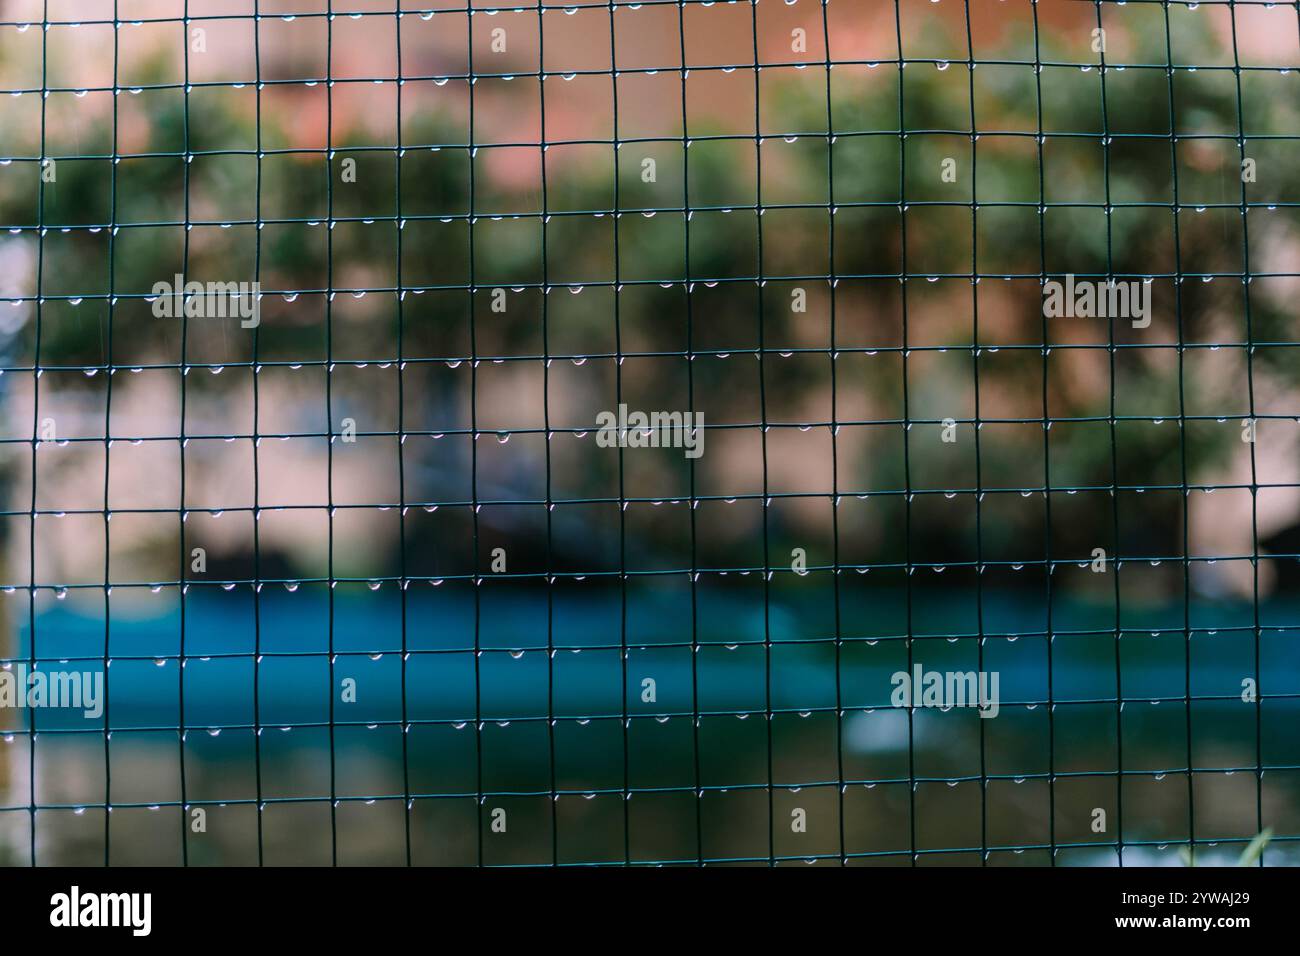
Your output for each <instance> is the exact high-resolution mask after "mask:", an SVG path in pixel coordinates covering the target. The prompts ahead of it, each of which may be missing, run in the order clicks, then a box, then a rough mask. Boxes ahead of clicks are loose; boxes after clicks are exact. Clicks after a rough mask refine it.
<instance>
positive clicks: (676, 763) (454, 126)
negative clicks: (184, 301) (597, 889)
mask: <svg viewBox="0 0 1300 956" xmlns="http://www.w3.org/2000/svg"><path fill="white" fill-rule="evenodd" d="M475 6H480V5H475ZM397 9H401V10H402V11H404V12H403V15H402V16H401V17H400V18H399V17H397V16H396V15H395V11H396V10H397ZM330 13H332V14H333V16H332V17H331V16H330V15H329V14H330ZM254 14H258V15H260V17H261V19H260V20H259V19H255V17H254ZM1099 15H1100V17H1101V21H1100V23H1101V26H1102V27H1103V28H1104V29H1105V31H1106V34H1105V35H1106V61H1107V63H1108V64H1109V68H1108V69H1107V70H1106V71H1105V72H1104V73H1103V72H1102V70H1101V69H1100V56H1099V55H1098V53H1096V52H1094V50H1093V45H1094V34H1093V30H1094V29H1096V28H1098V22H1099V21H1098V17H1099ZM186 16H188V17H189V18H190V20H189V21H188V22H186V21H185V20H184V19H183V18H184V17H186ZM114 20H117V21H119V22H118V23H117V24H116V25H115V24H114V22H113V21H114ZM43 21H45V22H48V27H47V28H45V29H43V28H42V24H43ZM196 30H197V31H199V32H198V33H196V32H195V31H196ZM498 30H500V31H502V32H500V33H497V32H496V31H498ZM798 31H803V33H802V34H800V33H798ZM900 42H901V48H900ZM828 43H829V47H828ZM756 57H757V62H759V63H760V64H762V68H761V69H758V70H756V69H755V67H754V64H755V62H756ZM828 57H829V59H830V60H831V61H833V62H834V67H833V68H832V69H829V70H828V69H827V68H826V60H827V58H828ZM972 57H973V59H974V60H975V61H977V64H978V65H977V66H976V67H975V68H973V69H971V68H968V66H967V61H968V60H970V59H971V58H972ZM900 59H901V60H902V62H903V64H904V65H903V67H902V68H900ZM399 61H400V68H399ZM1035 63H1039V64H1041V66H1035ZM1170 63H1172V64H1173V65H1174V68H1173V69H1168V68H1167V67H1168V65H1169V64H1170ZM1238 64H1239V65H1240V66H1241V69H1240V71H1239V72H1234V70H1233V66H1234V65H1238ZM683 67H684V68H685V69H683ZM1297 70H1300V9H1298V8H1297V5H1296V4H1294V3H1291V4H1285V3H1273V4H1238V5H1237V7H1236V8H1235V12H1234V11H1233V10H1231V9H1230V8H1229V7H1228V6H1227V5H1224V4H1215V3H1208V2H1206V3H1201V4H1199V5H1197V4H1190V5H1183V4H1176V5H1169V6H1167V7H1166V6H1165V5H1163V4H1161V3H1147V2H1134V3H1128V4H1115V3H1110V2H1107V3H1103V4H1101V5H1100V14H1099V9H1098V5H1096V4H1093V3H1090V2H1072V0H1043V2H1040V3H1038V4H1036V5H1031V4H1030V3H1029V2H1027V0H970V2H969V3H964V2H959V0H939V2H931V0H898V2H897V3H895V2H894V0H860V2H846V0H836V2H832V3H829V4H827V5H825V6H824V7H823V6H822V5H821V4H819V3H815V2H812V0H798V2H785V3H782V2H774V0H764V2H761V3H757V4H754V5H751V4H748V3H716V4H708V3H695V2H689V3H685V4H677V3H675V2H645V3H640V4H626V5H625V4H619V3H615V4H612V5H595V4H592V5H581V4H580V5H576V6H569V7H559V6H557V7H550V8H546V9H545V10H544V12H539V10H538V9H537V8H532V9H528V10H523V11H510V10H504V9H502V10H496V9H479V10H477V12H475V13H474V14H473V15H472V16H471V15H470V13H469V11H467V10H466V9H465V4H464V3H463V2H445V3H441V4H437V3H432V2H430V0H423V2H419V3H405V2H402V3H400V4H399V3H397V2H395V0H388V2H385V3H380V2H367V0H347V2H346V3H342V2H336V3H334V4H333V5H332V6H328V7H327V4H326V3H325V2H324V0H261V2H258V3H256V4H254V2H253V0H189V2H188V3H181V2H179V0H138V2H131V0H116V2H110V0H75V2H74V0H66V2H60V0H48V2H45V0H0V94H8V95H0V230H3V231H0V343H2V352H0V363H2V364H3V369H4V372H3V375H0V410H2V411H3V414H2V415H0V429H3V434H0V442H2V443H0V456H2V457H0V467H2V469H3V482H2V484H0V493H2V494H3V497H4V502H5V504H4V506H3V509H0V515H2V516H0V522H2V523H0V534H2V535H3V548H4V551H3V569H2V573H0V579H3V583H4V585H5V587H4V591H3V594H2V596H0V602H3V603H2V604H0V613H2V614H3V623H4V645H3V655H4V656H5V659H6V660H7V661H8V662H9V665H8V666H10V667H12V666H14V665H15V663H16V662H23V661H30V660H33V659H35V660H38V661H42V662H46V663H45V665H44V666H47V667H60V668H63V669H88V670H94V671H99V672H103V671H104V670H105V665H106V662H107V661H109V660H111V662H112V664H111V666H110V667H108V668H107V671H108V675H109V681H108V701H109V706H108V711H107V713H106V715H105V716H103V717H100V718H99V719H97V720H87V719H84V718H82V717H81V716H80V713H79V712H77V713H75V715H73V716H69V714H72V713H73V712H62V711H36V712H34V715H35V727H33V726H32V716H33V712H32V711H16V712H15V711H9V712H3V713H0V720H3V721H4V723H3V724H0V727H5V728H8V730H9V733H7V734H5V736H3V737H0V781H2V782H3V787H2V788H0V859H3V860H4V861H5V862H7V863H11V864H17V865H25V864H31V863H32V862H36V863H38V864H73V863H89V864H97V863H104V862H110V863H113V864H136V863H162V864H179V863H181V862H188V863H202V864H255V863H258V862H265V863H274V864H280V863H313V864H314V863H330V862H333V861H337V862H340V863H380V864H387V863H392V864H400V863H403V862H406V861H407V860H408V859H409V860H410V861H411V862H415V863H441V864H474V863H479V862H483V863H488V864H549V863H553V862H559V863H608V862H623V861H625V860H631V861H634V862H686V863H695V862H701V861H714V862H725V861H735V862H755V861H756V862H762V863H767V862H770V861H773V860H775V861H777V862H790V863H794V864H797V865H805V863H807V862H811V863H823V864H839V863H841V862H849V863H854V864H892V865H908V864H910V863H912V862H913V861H914V860H915V862H917V863H921V864H931V863H941V864H961V865H980V864H981V863H987V864H989V865H995V864H1048V863H1051V862H1055V863H1058V864H1067V865H1115V864H1117V863H1119V862H1121V859H1122V862H1124V863H1125V864H1133V863H1143V864H1160V863H1169V864H1171V865H1179V864H1180V862H1181V859H1182V858H1181V857H1180V856H1179V849H1180V847H1182V848H1185V847H1186V846H1187V845H1188V843H1189V841H1195V843H1196V844H1197V853H1196V862H1197V863H1198V864H1200V863H1205V864H1213V863H1223V862H1231V861H1233V860H1235V859H1236V856H1237V854H1238V853H1239V851H1240V848H1241V845H1242V843H1243V842H1244V841H1246V840H1249V839H1250V838H1251V837H1252V836H1254V835H1255V834H1256V833H1257V832H1259V831H1260V830H1261V829H1263V828H1265V827H1271V828H1272V830H1273V834H1274V836H1273V842H1272V843H1271V844H1270V845H1269V848H1268V850H1267V852H1266V854H1265V858H1264V859H1265V863H1266V864H1284V863H1291V864H1294V863H1296V862H1300V851H1298V850H1297V849H1296V844H1295V843H1293V842H1290V841H1291V840H1294V839H1295V838H1297V837H1300V742H1298V741H1297V738H1296V735H1295V733H1294V728H1295V726H1296V721H1297V718H1298V717H1300V707H1298V706H1297V700H1298V699H1300V643H1298V641H1300V632H1297V630H1296V626H1297V624H1300V600H1298V599H1297V596H1298V595H1297V581H1298V580H1300V563H1297V554H1298V553H1300V446H1298V442H1300V363H1298V362H1297V358H1296V352H1295V351H1294V350H1295V347H1296V342H1295V341H1293V340H1294V339H1295V335H1294V320H1295V314H1294V303H1295V301H1296V297H1297V293H1298V292H1300V268H1298V266H1300V234H1298V231H1297V225H1298V223H1297V211H1296V210H1297V206H1296V203H1297V201H1300V165H1297V163H1296V161H1295V155H1296V154H1295V141H1296V137H1297V136H1300V96H1298V95H1297V92H1298V91H1297V82H1298V76H1300V74H1298V73H1297ZM399 71H400V72H399ZM539 74H540V75H544V77H545V78H544V79H542V78H541V76H540V75H539ZM399 76H400V77H401V79H402V82H401V83H400V84H399V83H398V82H397V80H398V78H399ZM259 81H260V82H259ZM331 81H332V82H331ZM972 130H976V131H978V133H977V135H972ZM900 132H902V133H905V136H902V135H900ZM615 141H617V142H618V144H619V145H618V148H617V149H616V148H615ZM543 142H544V143H545V144H546V146H545V149H543V148H542V145H541V144H542V143H543ZM1243 156H1245V157H1249V158H1251V159H1253V160H1254V161H1255V167H1256V177H1255V181H1253V182H1250V183H1247V184H1244V185H1243V183H1242V176H1241V166H1242V158H1243ZM43 158H49V159H52V160H54V163H53V165H52V166H48V165H43V164H42V159H43ZM946 159H953V160H955V170H956V176H955V181H953V182H946V181H944V179H943V178H942V177H941V175H940V172H941V168H942V167H943V164H944V161H945V160H946ZM647 160H653V163H652V164H648V163H647ZM650 168H653V172H654V175H653V176H647V172H646V171H647V169H650ZM43 170H44V171H45V173H46V175H45V177H44V178H43V177H42V172H43ZM51 172H52V173H53V175H52V176H51V175H50V174H51ZM1040 203H1041V204H1043V205H1044V207H1045V208H1044V210H1043V211H1042V212H1041V214H1040V211H1039V205H1040ZM1108 203H1109V204H1110V207H1109V208H1107V204H1108ZM1243 203H1245V204H1247V205H1246V206H1245V208H1244V211H1243ZM1067 272H1071V273H1074V274H1076V275H1092V276H1102V277H1104V276H1106V275H1109V274H1113V275H1116V276H1120V277H1140V278H1143V279H1144V280H1145V281H1149V282H1150V283H1151V284H1152V287H1153V288H1152V302H1153V311H1152V321H1151V324H1150V326H1149V327H1148V328H1145V329H1133V328H1131V327H1129V323H1127V322H1124V321H1119V322H1108V321H1106V320H1100V319H1051V320H1044V319H1043V314H1042V296H1041V287H1040V282H1041V278H1042V276H1043V275H1049V276H1059V275H1062V274H1064V273H1067ZM178 273H182V274H184V275H185V276H186V277H187V278H188V279H191V280H199V281H219V282H231V281H233V282H253V281H257V282H260V284H261V289H262V292H263V299H262V300H261V304H260V307H261V324H260V325H259V327H258V328H257V329H256V330H249V329H241V328H240V327H239V324H238V321H237V320H220V319H191V320H189V321H186V322H182V321H179V320H174V319H161V318H156V317H155V316H154V314H153V311H152V302H151V300H150V298H149V296H150V293H151V290H152V288H153V286H154V284H155V283H156V282H159V281H171V279H172V277H173V276H174V275H176V274H178ZM1243 278H1247V279H1248V281H1243ZM756 280H758V281H756ZM496 290H504V296H496V295H495V292H496ZM801 297H802V298H803V299H804V300H806V310H805V311H795V310H794V309H793V308H792V302H794V301H797V300H798V299H799V298H801ZM494 303H495V304H497V307H496V308H494ZM500 303H504V309H502V308H501V307H500ZM1248 341H1249V342H1250V343H1252V344H1253V348H1249V349H1248V348H1247V342H1248ZM620 402H623V403H627V404H628V405H629V407H630V408H633V409H641V410H646V411H650V410H686V409H694V410H696V411H698V412H700V413H702V414H703V415H704V416H705V422H706V425H707V426H709V428H708V431H707V438H706V441H705V451H704V455H703V457H701V458H700V459H699V460H698V461H695V462H692V461H690V460H688V459H686V458H684V457H683V456H682V454H681V451H680V450H673V449H636V450H631V449H628V450H626V451H623V452H619V451H618V450H615V449H607V448H600V447H598V446H597V445H596V442H595V440H594V439H595V435H594V431H593V425H594V422H595V419H596V415H597V414H598V413H599V412H601V411H604V410H608V409H613V408H616V407H617V405H618V404H619V403H620ZM1252 414H1253V415H1254V416H1255V417H1256V418H1257V420H1258V423H1257V440H1256V441H1255V442H1254V443H1253V444H1252V443H1246V442H1243V441H1242V437H1241V436H1242V431H1243V428H1242V420H1243V419H1244V418H1246V417H1248V416H1251V415H1252ZM949 418H951V419H953V420H955V421H956V422H957V423H959V424H958V426H957V432H956V434H957V440H956V441H955V442H951V443H948V442H943V441H941V440H940V432H941V428H942V424H941V423H942V421H943V420H944V419H949ZM976 419H978V420H979V421H980V422H981V426H980V428H979V429H978V432H976V430H975V429H974V427H973V423H974V421H975V420H976ZM347 420H351V421H352V422H353V423H354V425H353V427H354V428H355V432H356V438H355V441H343V440H342V439H341V438H339V437H335V438H334V439H333V440H331V438H330V435H331V434H333V435H336V436H337V435H339V434H340V433H342V432H343V431H344V429H345V427H346V421H347ZM1045 422H1049V423H1050V427H1049V428H1046V429H1045V428H1044V424H1045ZM763 423H766V424H767V426H768V427H766V428H764V427H762V426H763ZM548 432H549V436H548ZM34 439H36V440H34ZM43 439H48V440H43ZM110 439H111V440H110ZM1252 484H1253V485H1254V488H1253V489H1252ZM765 501H766V502H767V505H766V507H765V506H764V504H765ZM110 515H111V520H109V516H110ZM195 548H201V549H203V555H204V563H203V566H202V569H199V568H198V567H197V566H196V565H195V559H194V550H193V549H195ZM1097 548H1101V549H1103V550H1104V551H1105V554H1106V556H1107V558H1108V559H1109V560H1110V561H1111V562H1112V563H1111V564H1110V565H1109V566H1108V568H1107V570H1106V571H1105V572H1103V573H1100V574H1098V573H1093V572H1092V570H1091V569H1090V567H1089V562H1090V561H1091V560H1092V559H1093V557H1094V549H1097ZM496 549H501V550H502V551H503V552H504V560H505V568H504V570H503V571H502V570H499V569H498V568H497V567H493V561H494V556H495V555H494V552H496ZM795 549H803V551H804V552H805V553H806V556H807V566H808V569H809V571H808V573H806V574H796V573H794V572H793V571H792V570H791V555H792V552H794V550H795ZM1115 561H1119V562H1120V564H1119V565H1118V566H1117V565H1116V564H1115V563H1114V562H1115ZM981 567H982V571H981V570H980V568H981ZM765 568H770V569H772V572H771V573H770V574H766V575H765V574H764V573H763V572H764V569H765ZM1049 568H1051V571H1050V573H1049ZM620 572H626V574H621V573H620ZM479 576H482V580H481V583H477V584H476V583H475V579H476V578H477V577H479ZM1049 634H1050V635H1052V639H1051V640H1049V638H1048V635H1049ZM837 638H840V639H842V641H843V643H842V644H837V640H836V639H837ZM909 638H911V640H910V641H909ZM624 649H626V653H624ZM911 662H919V663H922V664H923V665H924V666H925V668H926V669H928V670H976V669H980V670H995V671H998V672H999V674H1000V676H1001V696H1002V710H1001V713H1000V715H999V717H998V718H997V719H994V720H979V719H978V718H977V717H976V715H975V714H974V713H973V712H971V711H963V710H960V709H957V710H950V711H937V710H929V711H927V710H921V711H918V712H917V713H916V714H915V717H914V719H913V720H912V721H911V722H910V725H909V720H908V715H907V713H906V712H905V711H903V710H898V709H895V708H893V707H891V706H890V700H889V699H890V692H891V691H892V689H893V688H892V685H891V683H890V675H891V674H892V673H894V672H895V671H897V670H906V669H908V666H909V663H911ZM646 678H650V679H652V680H653V681H654V682H655V686H656V691H657V697H656V699H655V700H654V701H646V700H644V699H643V696H642V689H643V684H642V682H643V680H645V679H646ZM346 679H351V680H353V681H355V691H356V692H355V701H345V700H344V699H343V697H342V695H341V690H340V688H341V687H342V686H343V683H342V682H344V681H345V680H346ZM1248 680H1251V681H1254V682H1255V684H1256V685H1257V687H1258V692H1259V695H1260V697H1259V699H1258V700H1254V699H1252V700H1248V701H1244V700H1243V699H1242V694H1243V681H1248ZM1049 701H1050V703H1049ZM841 712H842V713H841ZM404 727H405V728H406V730H405V732H404V730H403V728H404ZM476 727H477V728H478V732H477V733H476ZM480 798H481V799H480ZM110 806H111V808H112V809H111V812H109V810H108V808H109V807H110ZM186 806H188V807H190V808H191V811H192V810H193V809H194V808H201V809H203V810H204V811H205V813H206V817H205V824H204V825H205V829H203V830H202V831H196V830H195V827H194V817H193V815H192V813H189V814H187V813H185V812H184V808H185V807H186ZM259 806H261V807H262V808H263V809H262V811H261V813H260V814H259V812H258V809H257V808H258V807H259ZM796 808H798V809H803V810H805V811H806V813H807V815H808V821H809V823H808V827H807V832H805V833H793V832H790V826H789V824H788V822H787V821H789V820H790V818H791V812H792V810H794V809H796ZM1095 808H1102V809H1104V810H1105V811H1106V814H1107V819H1108V824H1107V829H1106V830H1105V831H1104V832H1094V830H1093V827H1092V824H1093V821H1094V819H1095V818H1094V813H1093V811H1094V809H1095ZM496 809H504V810H506V813H507V818H508V820H509V825H508V827H507V830H506V832H505V833H498V832H494V831H493V830H492V826H491V825H492V819H493V817H492V814H493V811H494V810H496ZM769 819H770V821H771V822H770V824H769ZM1118 841H1122V842H1123V844H1124V845H1123V848H1122V852H1121V850H1120V849H1119V848H1117V845H1116V844H1117V842H1118ZM1054 849H1055V852H1053V850H1054ZM913 850H915V851H917V852H916V855H915V857H914V856H913V853H912V851H913ZM33 854H34V857H35V859H34V861H33Z"/></svg>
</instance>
